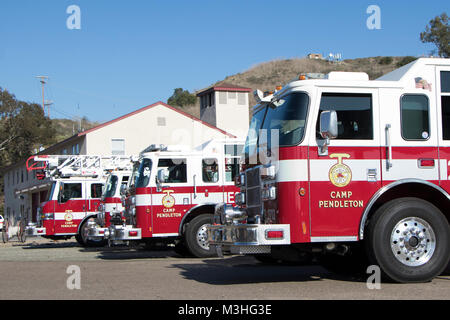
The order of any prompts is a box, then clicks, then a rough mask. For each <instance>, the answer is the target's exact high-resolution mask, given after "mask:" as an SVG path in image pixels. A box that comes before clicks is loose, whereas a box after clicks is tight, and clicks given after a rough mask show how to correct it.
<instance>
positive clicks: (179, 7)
mask: <svg viewBox="0 0 450 320" xmlns="http://www.w3.org/2000/svg"><path fill="white" fill-rule="evenodd" d="M448 3H449V2H448V0H447V1H445V0H438V1H436V0H433V1H404V0H396V1H379V0H373V1H326V0H325V1H300V0H297V1H294V0H227V1H219V0H189V1H187V0H184V1H182V0H168V1H162V0H159V1H154V0H128V1H123V0H109V1H104V0H1V1H0V87H2V88H4V89H7V90H9V91H10V92H12V93H14V94H15V95H16V97H17V98H18V99H21V100H25V101H34V102H38V103H40V101H41V99H42V98H41V91H40V84H39V81H38V80H37V79H36V78H35V76H37V75H47V76H49V77H50V81H49V85H48V86H47V89H48V91H47V93H48V96H47V97H46V99H49V100H53V101H54V103H55V104H54V107H53V108H52V109H51V110H53V111H51V116H52V118H55V117H57V118H61V117H68V116H74V115H75V116H87V117H88V118H89V119H90V120H96V121H100V122H103V121H107V120H110V119H113V118H115V117H118V116H121V115H123V114H125V113H128V112H131V111H133V110H135V109H137V108H140V107H143V106H146V105H149V104H152V103H154V102H156V101H159V100H161V101H167V99H168V97H170V96H171V94H172V93H173V89H174V88H177V87H182V88H185V89H188V90H190V91H193V90H197V89H202V88H205V87H207V86H209V85H210V84H212V83H214V82H216V81H218V80H223V79H224V78H225V77H226V76H229V75H232V74H235V73H238V72H243V71H245V70H247V69H249V68H250V67H252V66H253V65H255V64H258V63H261V62H264V61H269V60H272V59H279V58H293V57H303V56H305V55H306V54H308V53H310V52H319V53H325V54H326V53H329V52H341V53H342V54H343V57H344V58H358V57H369V56H379V55H389V56H399V55H414V56H418V55H422V54H427V53H429V52H430V50H432V49H433V46H432V45H429V44H423V43H421V42H420V39H419V34H420V32H421V31H423V30H424V29H425V26H426V24H427V23H428V21H429V20H430V19H432V18H433V17H435V16H437V15H439V14H441V13H443V12H447V13H448V10H447V9H448V7H449V5H448ZM70 5H77V6H79V8H80V10H81V29H80V30H70V29H68V28H67V26H66V21H67V19H68V18H69V16H70V14H67V13H66V10H67V8H68V7H69V6H70ZM369 5H377V6H379V7H380V10H381V29H380V30H369V29H368V28H367V27H366V21H367V19H368V18H369V16H370V14H367V13H366V9H367V8H368V6H369Z"/></svg>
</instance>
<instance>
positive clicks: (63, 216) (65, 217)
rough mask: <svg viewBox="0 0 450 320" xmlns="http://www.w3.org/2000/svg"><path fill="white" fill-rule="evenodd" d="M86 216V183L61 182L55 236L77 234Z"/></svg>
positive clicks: (56, 207)
mask: <svg viewBox="0 0 450 320" xmlns="http://www.w3.org/2000/svg"><path fill="white" fill-rule="evenodd" d="M85 215H86V183H85V182H76V181H73V182H60V187H59V194H58V201H57V203H56V204H55V234H56V235H58V234H76V233H77V229H78V225H79V223H80V221H81V220H82V219H83V218H84V217H85Z"/></svg>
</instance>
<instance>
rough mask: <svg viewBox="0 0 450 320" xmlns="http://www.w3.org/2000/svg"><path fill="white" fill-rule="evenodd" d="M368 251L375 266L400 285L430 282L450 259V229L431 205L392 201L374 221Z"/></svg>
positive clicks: (422, 201) (380, 210)
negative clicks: (402, 283) (400, 283)
mask: <svg viewBox="0 0 450 320" xmlns="http://www.w3.org/2000/svg"><path fill="white" fill-rule="evenodd" d="M368 233H369V236H368V238H367V240H368V241H367V244H368V247H367V250H368V253H369V258H370V260H371V262H372V263H374V264H377V265H379V266H380V268H381V270H382V272H383V275H384V276H385V277H386V278H388V279H390V280H393V281H396V282H426V281H430V280H431V279H433V278H434V277H435V276H438V275H439V274H440V273H441V272H442V271H444V269H445V268H446V266H447V264H448V263H449V259H450V254H449V252H450V245H449V243H450V227H449V224H448V221H447V219H446V218H445V217H444V215H443V214H442V213H441V211H440V210H439V209H438V208H436V207H435V206H434V205H432V204H431V203H429V202H427V201H424V200H421V199H417V198H401V199H397V200H392V201H390V202H388V203H386V204H385V205H383V206H382V207H381V208H380V209H378V210H377V212H376V213H375V215H374V216H373V218H372V219H371V220H370V223H369V229H368Z"/></svg>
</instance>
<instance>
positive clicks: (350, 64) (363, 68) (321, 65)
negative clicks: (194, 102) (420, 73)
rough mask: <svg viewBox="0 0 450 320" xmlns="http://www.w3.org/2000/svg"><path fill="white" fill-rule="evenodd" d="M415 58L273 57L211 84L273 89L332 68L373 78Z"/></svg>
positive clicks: (332, 69) (326, 71) (252, 101)
mask: <svg viewBox="0 0 450 320" xmlns="http://www.w3.org/2000/svg"><path fill="white" fill-rule="evenodd" d="M415 59H416V58H415V57H370V58H359V59H348V60H344V61H342V62H340V63H339V64H336V63H331V62H328V61H326V60H311V59H308V58H296V59H286V60H273V61H269V62H265V63H261V64H258V65H256V66H254V67H251V68H250V69H248V70H247V71H245V72H243V73H238V74H236V75H232V76H228V77H226V78H225V79H224V80H222V81H219V82H217V83H215V84H214V85H221V84H224V83H230V84H234V85H239V86H243V87H248V88H252V89H253V90H255V89H260V90H262V91H267V90H269V91H270V90H274V89H275V87H276V86H278V85H285V84H286V83H288V82H289V81H291V80H292V79H294V78H297V77H298V76H299V75H300V74H301V73H308V72H313V73H325V74H326V73H329V72H331V71H352V72H366V73H367V74H368V75H369V78H370V79H371V80H373V79H376V78H379V77H381V76H382V75H384V74H386V73H389V72H391V71H392V70H395V69H397V68H399V67H401V66H403V65H405V64H407V63H409V62H411V61H413V60H415ZM254 103H255V101H254V100H253V96H252V95H251V105H253V104H254Z"/></svg>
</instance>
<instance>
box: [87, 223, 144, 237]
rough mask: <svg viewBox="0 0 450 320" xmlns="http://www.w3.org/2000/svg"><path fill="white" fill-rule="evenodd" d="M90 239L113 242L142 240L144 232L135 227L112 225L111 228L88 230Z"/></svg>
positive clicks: (96, 227) (97, 227) (93, 227)
mask: <svg viewBox="0 0 450 320" xmlns="http://www.w3.org/2000/svg"><path fill="white" fill-rule="evenodd" d="M88 237H89V238H93V239H99V238H105V239H109V240H112V241H129V240H141V239H142V231H141V229H140V228H133V226H123V225H112V226H110V227H109V228H101V227H99V226H92V227H90V228H88Z"/></svg>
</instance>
